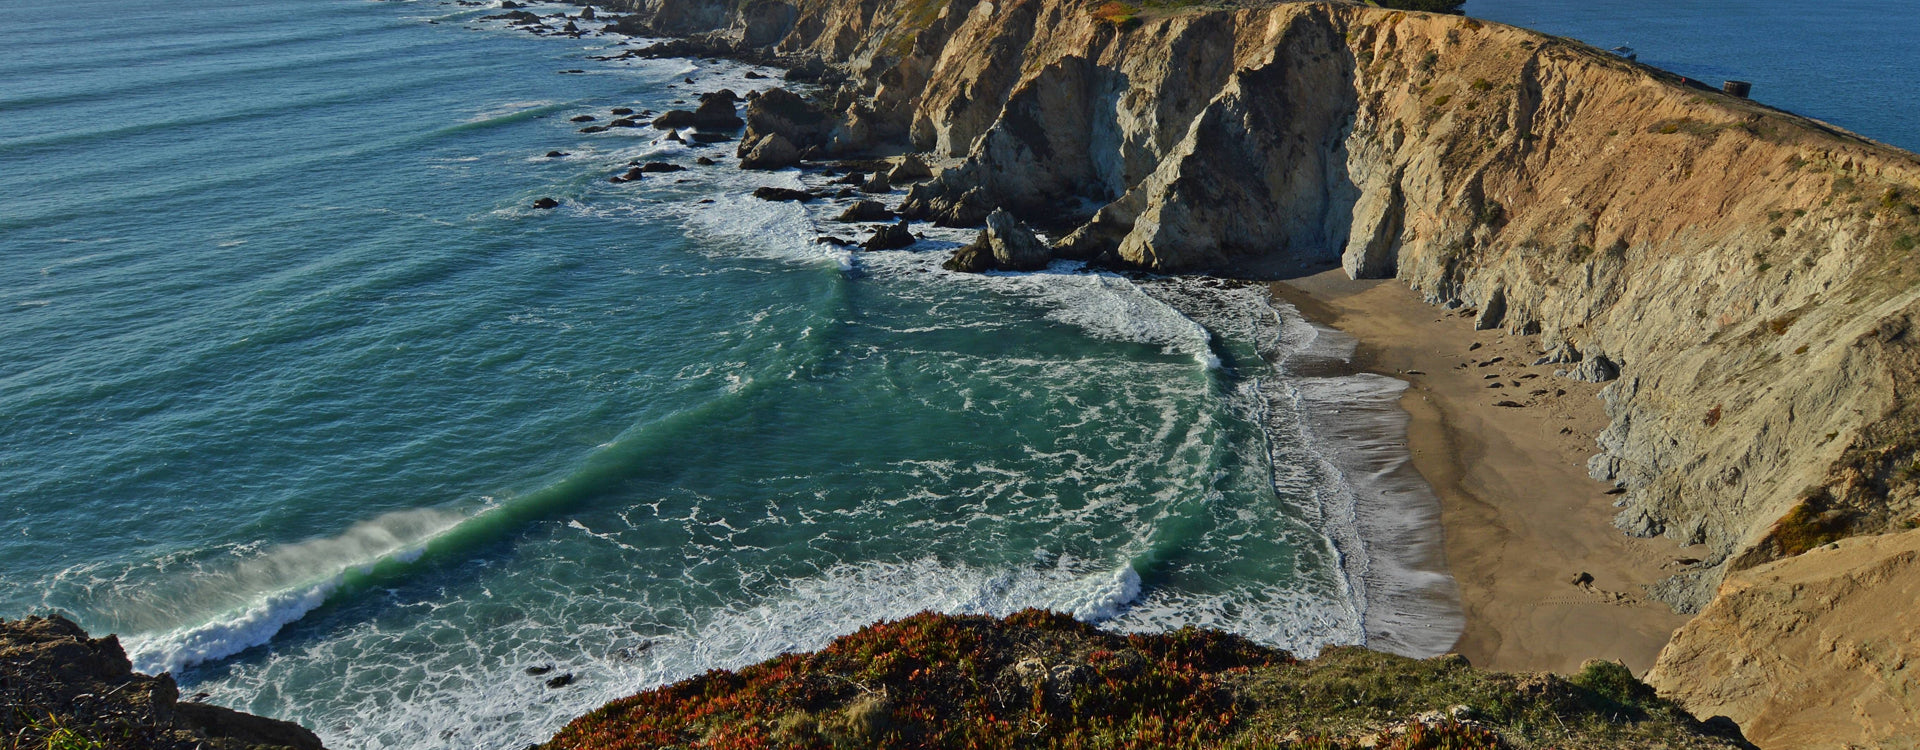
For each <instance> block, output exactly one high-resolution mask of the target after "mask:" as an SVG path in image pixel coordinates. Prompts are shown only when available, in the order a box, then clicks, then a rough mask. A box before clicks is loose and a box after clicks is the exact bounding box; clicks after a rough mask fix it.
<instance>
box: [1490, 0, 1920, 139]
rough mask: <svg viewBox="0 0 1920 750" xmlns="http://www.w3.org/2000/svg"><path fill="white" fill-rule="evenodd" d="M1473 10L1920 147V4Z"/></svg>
mask: <svg viewBox="0 0 1920 750" xmlns="http://www.w3.org/2000/svg"><path fill="white" fill-rule="evenodd" d="M1466 11H1467V14H1468V15H1471V16H1477V17H1480V18H1486V19H1489V20H1494V21H1499V22H1501V23H1509V24H1513V25H1515V26H1525V27H1527V28H1532V29H1539V30H1541V31H1545V32H1547V33H1550V34H1558V35H1561V36H1569V37H1573V38H1575V39H1579V40H1581V41H1584V42H1587V43H1588V44H1592V45H1594V46H1596V47H1600V48H1602V49H1612V48H1614V47H1621V46H1626V47H1632V48H1633V49H1634V52H1635V53H1636V54H1637V55H1639V60H1640V62H1643V63H1647V64H1649V65H1653V66H1655V67H1659V68H1665V69H1667V70H1671V71H1673V72H1675V73H1678V74H1680V75H1683V76H1687V77H1690V78H1694V79H1696V80H1700V81H1703V82H1705V83H1706V84H1707V85H1709V86H1719V85H1720V83H1721V82H1722V81H1726V80H1729V79H1732V80H1740V81H1749V82H1751V83H1753V94H1752V96H1753V98H1754V100H1756V101H1759V102H1762V103H1765V104H1770V105H1772V106H1775V107H1779V108H1781V109H1785V110H1788V111H1791V112H1795V113H1798V114H1802V115H1806V116H1808V117H1812V118H1814V119H1818V120H1824V121H1826V122H1829V123H1832V124H1834V125H1838V126H1840V127H1843V128H1846V129H1848V130H1852V131H1854V132H1856V133H1859V134H1861V135H1864V136H1867V137H1868V138H1872V139H1874V140H1878V141H1881V142H1883V143H1887V144H1891V145H1894V146H1898V147H1900V148H1904V149H1907V150H1909V151H1914V150H1920V110H1916V109H1915V107H1914V97H1915V92H1916V91H1917V90H1920V89H1917V88H1916V87H1920V48H1917V47H1916V46H1915V45H1914V40H1913V36H1914V31H1915V30H1916V29H1920V4H1915V3H1908V2H1881V1H1880V0H1821V1H1820V2H1805V1H1803V0H1761V1H1760V2H1733V3H1730V2H1725V0H1609V1H1607V2H1541V1H1540V0H1468V2H1467V5H1466Z"/></svg>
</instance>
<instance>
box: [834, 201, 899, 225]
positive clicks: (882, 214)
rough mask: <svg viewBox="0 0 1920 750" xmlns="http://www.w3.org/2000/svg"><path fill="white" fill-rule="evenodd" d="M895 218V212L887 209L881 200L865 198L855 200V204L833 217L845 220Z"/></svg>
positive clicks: (887, 219)
mask: <svg viewBox="0 0 1920 750" xmlns="http://www.w3.org/2000/svg"><path fill="white" fill-rule="evenodd" d="M893 218H894V216H893V212H892V211H888V210H887V206H886V204H883V203H881V202H879V201H864V200H863V201H855V202H854V204H853V205H851V206H848V207H847V210H845V211H841V212H840V215H839V216H835V217H833V220H834V221H844V222H858V221H892V220H893Z"/></svg>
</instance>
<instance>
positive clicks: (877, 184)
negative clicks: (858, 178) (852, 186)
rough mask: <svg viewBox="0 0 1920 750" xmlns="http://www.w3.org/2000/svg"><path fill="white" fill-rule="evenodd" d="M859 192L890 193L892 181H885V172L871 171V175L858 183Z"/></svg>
mask: <svg viewBox="0 0 1920 750" xmlns="http://www.w3.org/2000/svg"><path fill="white" fill-rule="evenodd" d="M860 192H862V193H891V192H893V183H890V182H887V175H886V174H885V173H882V172H875V173H873V177H871V178H869V179H868V180H867V181H866V182H863V183H861V184H860Z"/></svg>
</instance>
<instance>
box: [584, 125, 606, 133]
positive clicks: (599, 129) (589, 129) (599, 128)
mask: <svg viewBox="0 0 1920 750" xmlns="http://www.w3.org/2000/svg"><path fill="white" fill-rule="evenodd" d="M580 132H582V133H605V132H607V126H605V125H588V126H586V127H584V128H581V129H580Z"/></svg>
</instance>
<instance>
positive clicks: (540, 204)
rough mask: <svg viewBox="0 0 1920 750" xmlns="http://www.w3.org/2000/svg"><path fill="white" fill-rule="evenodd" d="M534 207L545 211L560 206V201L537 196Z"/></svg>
mask: <svg viewBox="0 0 1920 750" xmlns="http://www.w3.org/2000/svg"><path fill="white" fill-rule="evenodd" d="M533 207H534V208H538V209H541V210H543V211H544V210H546V209H550V208H559V207H560V201H557V200H554V199H552V198H535V199H534V201H533Z"/></svg>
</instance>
